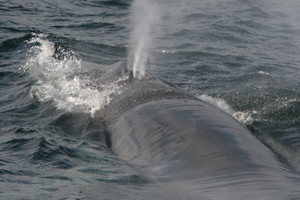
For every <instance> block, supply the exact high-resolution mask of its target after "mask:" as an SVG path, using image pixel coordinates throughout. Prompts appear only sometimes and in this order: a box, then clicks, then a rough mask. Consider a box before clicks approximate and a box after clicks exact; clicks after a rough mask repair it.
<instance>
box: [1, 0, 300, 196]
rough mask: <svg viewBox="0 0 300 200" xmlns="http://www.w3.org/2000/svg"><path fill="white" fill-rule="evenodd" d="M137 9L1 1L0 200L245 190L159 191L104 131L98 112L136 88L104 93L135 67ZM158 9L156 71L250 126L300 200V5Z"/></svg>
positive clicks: (229, 2) (240, 0) (119, 1)
mask: <svg viewBox="0 0 300 200" xmlns="http://www.w3.org/2000/svg"><path fill="white" fill-rule="evenodd" d="M132 4H133V1H129V0H106V1H89V0H87V1H77V0H75V1H67V2H62V1H57V0H54V1H35V0H29V1H26V2H25V1H24V2H21V1H17V0H12V1H1V2H0V15H1V20H0V78H1V79H0V80H1V81H0V102H1V103H0V114H1V118H0V122H1V125H2V126H1V127H0V185H1V187H0V198H1V199H147V198H148V199H155V198H157V199H176V198H177V199H188V197H191V199H192V197H193V195H194V194H196V193H197V192H199V187H197V185H198V186H199V185H201V191H202V192H203V194H205V195H206V196H207V197H208V199H222V196H226V195H230V194H227V193H228V192H229V191H235V190H234V189H233V188H234V186H236V185H234V184H233V185H230V184H229V183H232V182H230V181H232V180H229V179H223V181H221V182H218V183H215V182H214V180H211V179H205V180H202V181H201V182H200V183H199V182H198V183H197V182H195V181H194V182H190V183H189V184H186V183H184V184H183V183H178V182H175V181H174V182H168V183H165V182H160V181H158V180H157V179H156V178H155V177H153V176H152V175H151V174H150V173H148V172H147V171H144V170H143V169H140V168H139V167H137V166H135V165H134V164H132V163H128V162H126V161H124V160H122V159H120V157H118V156H117V155H116V154H114V153H113V152H112V151H111V150H110V147H109V145H107V143H106V142H105V140H106V138H105V137H104V136H103V137H102V135H101V134H99V133H101V132H105V130H104V127H102V126H98V125H97V126H96V125H95V120H96V118H95V114H96V112H97V111H98V110H101V109H102V108H104V107H105V106H107V105H109V104H110V103H111V102H112V100H113V97H114V96H115V95H119V94H121V93H122V91H123V88H122V86H120V85H119V84H118V83H119V82H122V81H126V79H127V78H128V77H126V76H124V77H122V78H121V79H117V80H115V82H110V83H109V84H105V83H104V82H101V81H99V77H102V76H103V70H99V69H100V68H101V69H105V70H109V69H110V67H111V66H114V65H115V64H116V63H118V62H119V61H128V52H130V51H131V49H130V47H131V46H132V44H131V42H130V41H131V40H132V38H131V37H132V30H133V29H134V27H133V25H132V13H131V12H132V9H131V8H132V7H131V6H132ZM156 6H158V8H157V9H159V15H160V16H159V18H160V20H159V21H156V23H155V27H154V28H153V29H152V31H151V32H150V33H149V34H151V37H152V39H151V45H150V46H149V47H148V49H147V50H148V51H149V57H148V60H147V70H148V71H150V72H151V73H152V74H153V75H154V76H161V77H163V78H164V79H166V80H168V81H170V82H172V83H175V84H176V85H178V86H179V87H180V88H181V89H182V90H185V91H186V92H187V93H189V94H191V95H193V96H195V97H197V98H199V99H201V100H203V101H205V102H208V103H210V104H212V105H214V106H216V107H218V108H220V109H222V110H224V111H225V112H227V113H228V114H230V115H231V116H233V117H234V118H235V119H237V120H238V121H239V122H240V123H242V124H243V125H244V126H246V127H247V128H248V129H249V130H250V131H251V133H252V134H253V135H255V136H256V137H257V138H258V139H259V140H260V141H261V142H262V143H263V144H264V145H266V146H267V147H269V148H270V149H271V150H272V151H273V152H274V155H277V156H276V159H278V162H279V163H280V164H281V167H282V170H284V171H287V173H289V174H290V176H288V177H286V178H287V179H289V180H290V182H291V183H292V184H291V185H288V186H286V187H285V191H288V190H287V188H290V195H288V196H289V198H290V199H297V198H299V197H300V196H297V195H298V194H299V190H300V189H299V188H300V187H299V185H300V178H299V171H300V156H299V155H300V149H299V148H300V147H299V146H300V133H299V129H300V122H299V112H300V96H299V94H300V93H299V84H300V83H299V80H300V79H299V77H300V73H299V66H300V56H299V55H300V23H299V21H300V15H299V13H298V10H299V7H300V4H299V3H298V2H297V1H295V0H287V1H285V2H282V1H279V0H278V1H277V0H276V1H271V0H264V1H247V0H226V1H220V0H213V1H196V0H188V1H184V2H183V1H169V0H166V1H160V2H157V5H156ZM235 184H238V183H235ZM249 184H250V185H251V183H249ZM187 185H188V186H187ZM226 186H227V187H226ZM179 188H184V189H183V191H186V193H181V190H180V189H179ZM226 188H229V189H228V190H226ZM238 189H239V188H238V187H236V190H238ZM266 191H267V189H266ZM278 191H279V194H278V197H280V191H281V190H280V188H279V189H278ZM189 195H190V196H189ZM240 195H242V194H239V197H241V196H240ZM264 195H266V194H264V193H258V194H256V196H255V197H256V198H257V199H264V198H265V196H264ZM233 198H234V196H233ZM266 198H267V197H266Z"/></svg>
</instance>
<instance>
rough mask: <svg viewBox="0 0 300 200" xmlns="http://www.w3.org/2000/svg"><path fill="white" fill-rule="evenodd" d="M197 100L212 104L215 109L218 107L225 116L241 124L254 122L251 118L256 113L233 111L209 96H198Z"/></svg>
mask: <svg viewBox="0 0 300 200" xmlns="http://www.w3.org/2000/svg"><path fill="white" fill-rule="evenodd" d="M197 98H198V99H200V100H202V101H205V102H207V103H209V104H212V105H214V106H215V107H218V108H219V109H221V110H223V111H224V112H226V113H227V114H229V115H231V116H232V117H233V118H235V119H236V120H237V121H239V122H240V123H241V124H244V125H251V124H252V123H253V122H254V121H255V120H254V119H253V116H255V115H256V114H257V112H256V111H252V112H241V111H235V110H234V109H232V108H231V106H230V105H228V104H227V103H226V101H224V100H223V99H219V98H213V97H210V96H208V95H205V94H202V95H198V96H197Z"/></svg>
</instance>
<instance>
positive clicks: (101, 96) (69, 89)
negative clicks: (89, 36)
mask: <svg viewBox="0 0 300 200" xmlns="http://www.w3.org/2000/svg"><path fill="white" fill-rule="evenodd" d="M27 42H28V43H29V44H32V47H31V48H30V50H29V51H28V55H27V60H26V62H25V63H24V64H23V65H22V70H23V71H24V72H28V73H29V74H30V75H31V76H32V77H33V78H34V79H35V80H36V82H35V84H34V85H33V86H32V87H31V91H30V92H31V94H32V96H33V97H34V98H36V99H37V100H38V101H39V102H47V101H50V100H52V101H54V102H55V103H56V107H57V108H58V109H63V110H67V111H87V112H90V113H91V115H93V114H94V112H95V111H96V110H99V109H101V108H102V107H103V106H105V105H107V104H109V102H110V95H111V94H112V93H116V92H119V88H114V84H110V85H108V86H102V87H101V89H100V90H98V89H99V88H98V87H97V84H95V78H94V77H93V76H89V75H85V76H84V75H83V74H84V73H83V71H84V69H82V66H81V58H80V56H79V55H77V54H76V53H74V52H73V51H71V50H65V49H63V48H62V47H60V46H58V47H55V44H54V43H53V42H51V41H49V40H47V36H45V35H42V34H39V35H34V37H33V38H31V39H30V40H28V41H27Z"/></svg>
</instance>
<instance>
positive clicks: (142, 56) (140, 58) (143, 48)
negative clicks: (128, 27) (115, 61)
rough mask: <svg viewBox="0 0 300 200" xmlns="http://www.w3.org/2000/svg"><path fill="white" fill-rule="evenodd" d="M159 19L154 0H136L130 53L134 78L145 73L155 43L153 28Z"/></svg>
mask: <svg viewBox="0 0 300 200" xmlns="http://www.w3.org/2000/svg"><path fill="white" fill-rule="evenodd" d="M158 19H159V17H158V9H157V6H156V4H155V3H154V2H153V0H152V1H151V0H134V2H133V4H132V6H131V21H132V25H133V29H132V33H131V38H130V50H129V55H128V57H129V59H128V60H129V68H132V70H133V77H134V78H138V79H142V78H143V77H144V75H145V71H146V63H147V60H148V58H149V54H150V49H151V47H152V44H153V42H152V38H151V29H152V28H153V25H154V24H155V23H156V22H157V21H158Z"/></svg>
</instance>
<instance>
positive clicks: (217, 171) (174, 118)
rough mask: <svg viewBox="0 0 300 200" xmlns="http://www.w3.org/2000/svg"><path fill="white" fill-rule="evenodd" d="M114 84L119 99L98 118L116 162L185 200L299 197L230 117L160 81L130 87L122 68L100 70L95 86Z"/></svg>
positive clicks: (272, 158)
mask: <svg viewBox="0 0 300 200" xmlns="http://www.w3.org/2000/svg"><path fill="white" fill-rule="evenodd" d="M112 82H116V83H117V85H118V86H119V87H120V88H121V92H120V93H116V94H114V95H112V96H111V102H110V104H108V105H107V106H105V107H104V108H103V109H101V110H99V111H98V112H96V113H95V118H96V119H97V120H98V121H101V122H102V123H104V124H105V125H106V126H107V129H108V132H109V136H108V143H109V144H108V146H109V147H110V148H111V150H112V151H113V152H114V153H116V154H117V155H118V156H119V157H120V158H121V159H123V160H125V161H127V162H128V163H130V164H132V165H135V166H139V167H140V168H141V169H143V170H145V171H147V172H149V173H150V174H152V175H153V176H154V177H156V179H157V180H158V181H160V182H161V183H164V184H166V183H168V185H169V187H173V186H174V188H178V187H181V189H182V190H183V191H185V192H187V193H188V194H189V195H191V196H186V198H187V199H272V200H273V199H297V197H300V187H299V181H298V182H297V181H294V182H293V181H292V180H296V179H295V177H296V178H297V175H295V174H293V173H290V172H289V171H288V170H289V168H288V167H287V166H285V165H284V164H283V163H282V162H280V161H279V160H280V157H279V156H278V155H276V154H274V153H273V152H272V151H271V150H270V149H269V148H267V147H266V146H265V145H263V144H262V143H261V142H260V141H259V140H258V139H257V138H255V137H254V136H253V135H252V134H251V133H250V132H249V131H248V130H247V129H246V128H245V127H244V126H242V125H241V124H240V123H238V122H237V121H236V120H235V119H233V118H232V117H231V116H229V115H228V114H226V113H224V112H222V111H220V110H219V109H217V108H215V107H213V106H211V105H209V104H207V103H205V102H202V101H200V100H198V99H197V98H195V97H194V96H192V95H190V94H187V93H185V92H184V91H182V90H180V89H179V88H178V87H177V86H176V85H174V84H172V83H169V82H167V81H165V80H164V79H162V78H158V77H154V76H152V75H151V74H148V73H146V76H145V77H144V79H143V80H137V79H134V78H133V77H132V75H131V72H130V70H127V65H126V63H118V64H115V65H114V66H110V68H107V69H105V73H104V74H102V75H101V78H99V80H98V83H97V84H99V85H103V84H109V83H112ZM99 89H101V88H99ZM290 177H294V178H290ZM170 185H171V186H170ZM176 190H177V189H176ZM162 198H163V199H165V197H162ZM141 199H143V198H142V197H141ZM170 199H172V198H170Z"/></svg>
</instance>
